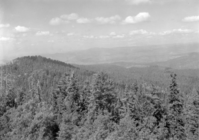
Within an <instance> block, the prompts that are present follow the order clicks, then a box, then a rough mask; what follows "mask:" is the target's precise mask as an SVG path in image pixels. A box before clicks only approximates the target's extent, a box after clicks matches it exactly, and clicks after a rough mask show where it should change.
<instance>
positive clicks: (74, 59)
mask: <svg viewBox="0 0 199 140" xmlns="http://www.w3.org/2000/svg"><path fill="white" fill-rule="evenodd" d="M44 56H46V57H49V58H52V59H56V60H60V61H63V62H67V63H73V64H81V65H91V64H114V65H119V66H123V67H145V66H151V65H152V66H154V65H155V66H160V67H171V68H176V69H198V68H199V44H198V43H190V44H167V45H151V46H133V47H118V48H93V49H88V50H82V51H75V52H69V53H57V54H50V55H44Z"/></svg>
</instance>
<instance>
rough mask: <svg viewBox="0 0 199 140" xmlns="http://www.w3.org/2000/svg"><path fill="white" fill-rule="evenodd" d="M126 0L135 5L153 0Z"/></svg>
mask: <svg viewBox="0 0 199 140" xmlns="http://www.w3.org/2000/svg"><path fill="white" fill-rule="evenodd" d="M126 1H127V2H128V3H130V4H135V5H138V4H143V3H150V2H151V0H126Z"/></svg>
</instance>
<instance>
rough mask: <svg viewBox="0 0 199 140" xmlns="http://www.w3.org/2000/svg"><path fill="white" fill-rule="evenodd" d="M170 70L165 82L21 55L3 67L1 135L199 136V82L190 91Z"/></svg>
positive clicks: (3, 138)
mask: <svg viewBox="0 0 199 140" xmlns="http://www.w3.org/2000/svg"><path fill="white" fill-rule="evenodd" d="M118 74H119V73H118ZM169 75H170V78H169V79H170V80H169V83H168V85H166V87H161V86H159V85H158V84H157V85H156V84H155V83H150V82H148V81H143V80H138V79H136V80H132V81H130V82H129V81H128V82H127V81H125V80H117V79H118V78H114V77H111V76H110V75H109V74H107V73H103V72H95V71H90V70H85V69H81V68H78V67H76V66H73V65H70V64H66V63H64V62H60V61H56V60H52V59H47V58H44V57H41V56H28V57H22V58H18V59H15V60H13V61H12V62H10V63H8V64H6V65H3V66H1V79H0V82H1V85H0V86H1V87H0V140H198V139H199V89H198V87H197V86H195V83H196V82H197V81H196V82H194V85H191V84H192V83H190V86H188V87H187V90H186V92H185V90H182V89H181V88H180V86H179V84H178V82H177V79H178V78H179V77H178V75H176V74H175V73H174V72H170V73H169ZM198 85H199V83H198Z"/></svg>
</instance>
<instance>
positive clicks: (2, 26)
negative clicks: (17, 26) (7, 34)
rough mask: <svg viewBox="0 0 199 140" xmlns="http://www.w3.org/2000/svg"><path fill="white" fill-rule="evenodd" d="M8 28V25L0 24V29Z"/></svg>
mask: <svg viewBox="0 0 199 140" xmlns="http://www.w3.org/2000/svg"><path fill="white" fill-rule="evenodd" d="M6 27H10V24H0V28H6Z"/></svg>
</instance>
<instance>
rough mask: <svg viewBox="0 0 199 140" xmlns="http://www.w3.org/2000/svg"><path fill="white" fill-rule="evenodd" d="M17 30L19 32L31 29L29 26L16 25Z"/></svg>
mask: <svg viewBox="0 0 199 140" xmlns="http://www.w3.org/2000/svg"><path fill="white" fill-rule="evenodd" d="M15 30H16V31H17V32H27V31H29V29H28V28H27V27H24V26H17V27H15Z"/></svg>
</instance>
